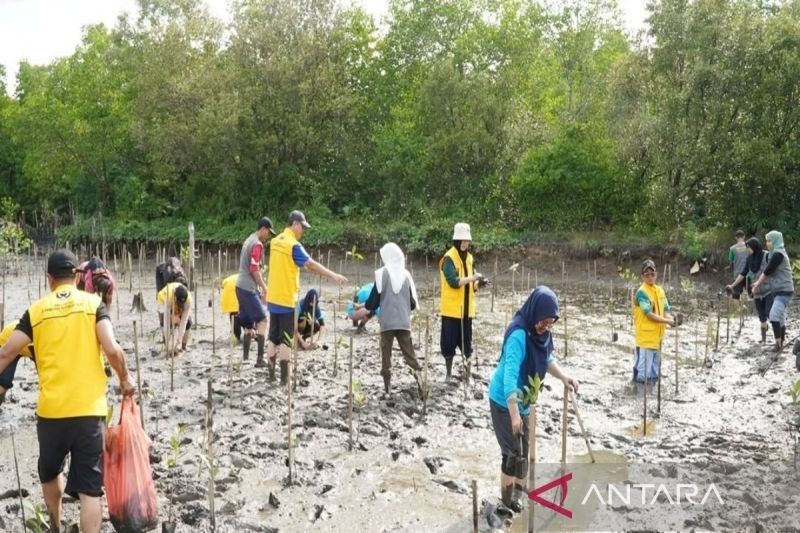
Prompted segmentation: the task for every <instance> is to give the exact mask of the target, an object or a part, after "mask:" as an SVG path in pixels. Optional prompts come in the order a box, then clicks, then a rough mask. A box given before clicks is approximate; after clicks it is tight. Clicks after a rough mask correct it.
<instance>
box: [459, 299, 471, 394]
mask: <svg viewBox="0 0 800 533" xmlns="http://www.w3.org/2000/svg"><path fill="white" fill-rule="evenodd" d="M460 322H461V361H462V364H463V365H464V400H465V401H466V399H467V398H468V396H469V377H470V373H471V372H470V361H469V359H468V358H467V354H466V353H465V352H464V348H465V344H464V305H463V304H462V305H461V320H460Z"/></svg>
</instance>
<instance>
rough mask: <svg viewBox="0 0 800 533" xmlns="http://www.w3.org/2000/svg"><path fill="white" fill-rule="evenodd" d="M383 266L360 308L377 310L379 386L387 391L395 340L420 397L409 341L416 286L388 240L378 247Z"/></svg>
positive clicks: (417, 368) (400, 254)
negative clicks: (379, 327)
mask: <svg viewBox="0 0 800 533" xmlns="http://www.w3.org/2000/svg"><path fill="white" fill-rule="evenodd" d="M380 254H381V261H383V265H384V266H383V267H381V268H379V269H378V270H376V271H375V286H374V287H373V288H372V292H370V295H369V298H367V302H366V303H365V304H364V307H365V308H366V309H367V310H368V311H373V312H374V311H376V310H377V309H378V308H379V307H380V309H381V316H380V318H379V319H378V322H379V323H380V326H381V376H382V377H383V388H384V391H385V393H386V394H389V391H390V390H391V383H392V345H393V344H394V340H395V339H397V344H399V345H400V351H401V352H402V353H403V359H404V360H405V362H406V364H407V365H408V366H409V367H411V375H412V376H414V379H415V380H416V382H417V387H418V389H419V393H420V397H423V396H424V394H425V391H424V389H423V386H422V379H421V371H422V366H420V364H419V361H417V357H416V354H415V353H414V343H413V342H412V341H411V311H413V310H414V309H416V308H417V303H418V302H419V298H418V297H417V287H416V285H414V280H413V279H412V278H411V274H410V273H409V272H408V270H406V258H405V256H404V255H403V251H402V250H401V249H400V247H399V246H397V245H396V244H395V243H393V242H390V243H387V244H385V245H383V247H382V248H381V251H380Z"/></svg>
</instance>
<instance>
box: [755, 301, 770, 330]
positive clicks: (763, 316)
mask: <svg viewBox="0 0 800 533" xmlns="http://www.w3.org/2000/svg"><path fill="white" fill-rule="evenodd" d="M753 304H755V306H756V313H758V320H759V321H760V322H761V323H762V324H763V323H765V322H767V321H768V320H769V309H770V307H772V301H770V300H769V297H768V296H767V297H765V298H756V299H754V300H753Z"/></svg>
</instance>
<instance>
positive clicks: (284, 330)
mask: <svg viewBox="0 0 800 533" xmlns="http://www.w3.org/2000/svg"><path fill="white" fill-rule="evenodd" d="M294 326H295V323H294V311H291V312H289V313H270V314H269V335H268V337H267V338H268V340H269V342H271V343H272V344H274V345H275V346H280V345H281V344H283V343H284V342H285V340H286V338H285V336H284V334H286V335H288V336H289V337H294Z"/></svg>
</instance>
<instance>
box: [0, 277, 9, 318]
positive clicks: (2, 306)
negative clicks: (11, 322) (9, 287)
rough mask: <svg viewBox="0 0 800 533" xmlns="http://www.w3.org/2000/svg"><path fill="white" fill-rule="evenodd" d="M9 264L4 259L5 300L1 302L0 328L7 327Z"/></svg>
mask: <svg viewBox="0 0 800 533" xmlns="http://www.w3.org/2000/svg"><path fill="white" fill-rule="evenodd" d="M7 266H8V264H7V263H6V262H5V261H3V301H2V303H0V329H2V328H4V327H6V267H7Z"/></svg>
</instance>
